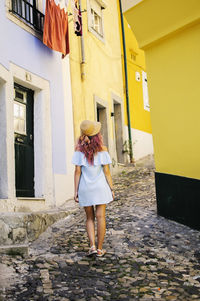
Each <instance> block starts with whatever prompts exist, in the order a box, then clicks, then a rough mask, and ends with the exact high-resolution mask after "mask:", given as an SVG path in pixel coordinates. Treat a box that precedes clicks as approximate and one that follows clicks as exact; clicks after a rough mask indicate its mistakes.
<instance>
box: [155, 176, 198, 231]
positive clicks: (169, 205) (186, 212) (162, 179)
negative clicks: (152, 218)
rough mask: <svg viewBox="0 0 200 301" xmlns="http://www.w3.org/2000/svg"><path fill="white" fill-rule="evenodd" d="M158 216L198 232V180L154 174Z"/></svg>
mask: <svg viewBox="0 0 200 301" xmlns="http://www.w3.org/2000/svg"><path fill="white" fill-rule="evenodd" d="M155 182H156V197H157V210H158V214H159V215H161V216H164V217H166V218H169V219H172V220H175V221H177V222H179V223H182V224H184V225H187V226H189V227H191V228H194V229H197V230H200V180H196V179H191V178H185V177H180V176H174V175H169V174H163V173H158V172H156V173H155Z"/></svg>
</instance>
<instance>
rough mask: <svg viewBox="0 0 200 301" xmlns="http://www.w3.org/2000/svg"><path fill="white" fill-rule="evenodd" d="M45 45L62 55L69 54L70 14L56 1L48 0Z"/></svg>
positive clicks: (44, 33) (44, 34)
mask: <svg viewBox="0 0 200 301" xmlns="http://www.w3.org/2000/svg"><path fill="white" fill-rule="evenodd" d="M43 43H44V44H45V45H46V46H48V47H49V48H51V49H53V50H56V51H59V52H61V53H62V57H65V55H66V54H68V53H69V33H68V14H67V13H66V12H65V10H64V8H63V9H61V8H60V5H56V4H55V2H54V0H46V10H45V20H44V31H43Z"/></svg>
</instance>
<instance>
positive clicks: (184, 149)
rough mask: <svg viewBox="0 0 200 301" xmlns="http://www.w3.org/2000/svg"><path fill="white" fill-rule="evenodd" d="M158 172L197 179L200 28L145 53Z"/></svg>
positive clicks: (199, 168) (199, 158)
mask: <svg viewBox="0 0 200 301" xmlns="http://www.w3.org/2000/svg"><path fill="white" fill-rule="evenodd" d="M146 60H147V65H148V72H149V73H150V74H151V75H152V77H151V79H150V89H149V93H150V105H151V107H152V112H151V114H152V128H153V133H154V136H153V137H154V146H155V161H156V170H157V171H158V172H163V173H169V174H175V175H179V176H186V177H190V178H195V179H200V117H199V116H200V84H199V79H200V25H196V26H193V27H190V28H188V29H186V30H184V31H182V32H181V33H179V34H178V35H175V36H173V37H171V38H169V39H167V40H165V41H163V42H162V43H160V44H159V45H157V46H156V47H152V48H151V49H148V50H147V51H146Z"/></svg>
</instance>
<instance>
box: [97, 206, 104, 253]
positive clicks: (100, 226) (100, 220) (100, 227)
mask: <svg viewBox="0 0 200 301" xmlns="http://www.w3.org/2000/svg"><path fill="white" fill-rule="evenodd" d="M96 218H97V248H98V249H100V250H101V249H102V246H103V241H104V236H105V233H106V205H96Z"/></svg>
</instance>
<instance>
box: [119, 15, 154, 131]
mask: <svg viewBox="0 0 200 301" xmlns="http://www.w3.org/2000/svg"><path fill="white" fill-rule="evenodd" d="M124 31H125V39H126V55H127V71H128V91H129V108H130V119H131V128H134V129H137V130H140V131H143V132H146V133H152V128H151V119H150V112H149V111H147V110H144V103H143V88H142V71H144V72H146V65H145V56H144V51H143V50H141V49H139V46H138V43H137V40H136V37H135V35H134V33H133V31H132V30H131V27H130V26H129V24H128V22H127V20H126V18H125V17H124ZM120 32H121V26H120ZM121 49H122V55H123V44H122V38H121ZM122 64H123V73H124V61H123V56H122ZM136 72H139V73H140V81H139V82H138V81H136ZM123 78H125V76H123ZM124 86H125V80H124ZM124 90H125V89H124ZM124 100H126V95H125V93H124ZM124 112H125V124H126V125H128V120H127V113H126V101H124Z"/></svg>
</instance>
